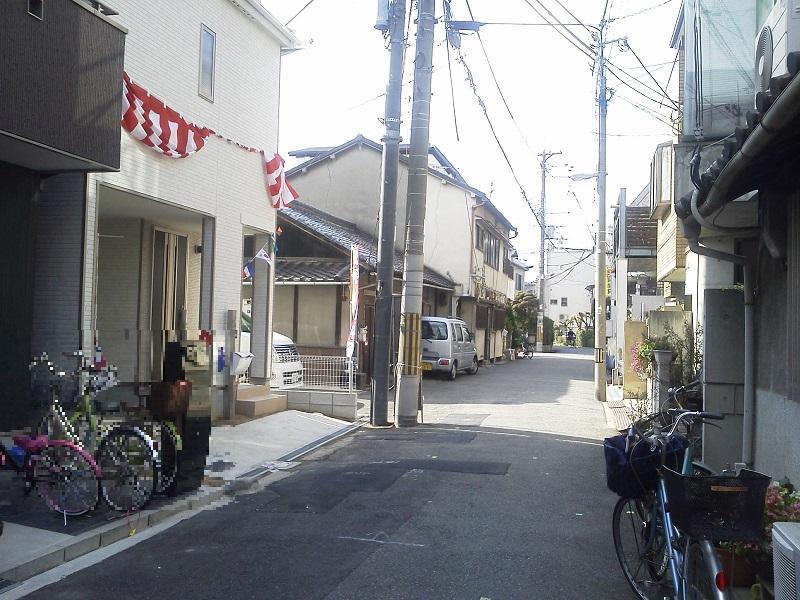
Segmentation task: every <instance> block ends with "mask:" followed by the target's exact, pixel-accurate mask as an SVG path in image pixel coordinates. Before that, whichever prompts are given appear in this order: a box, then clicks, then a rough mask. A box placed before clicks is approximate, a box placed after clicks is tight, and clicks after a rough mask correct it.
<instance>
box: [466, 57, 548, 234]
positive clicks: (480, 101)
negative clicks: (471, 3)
mask: <svg viewBox="0 0 800 600" xmlns="http://www.w3.org/2000/svg"><path fill="white" fill-rule="evenodd" d="M456 50H457V55H456V61H458V62H459V63H461V65H462V66H463V67H464V72H465V74H466V78H467V83H468V84H469V87H470V89H472V93H473V94H474V95H475V98H476V99H477V100H478V105H479V106H480V108H481V111H482V112H483V116H484V118H485V119H486V122H487V123H488V125H489V129H490V130H491V132H492V136H493V137H494V141H495V142H496V143H497V147H498V148H499V149H500V153H501V154H502V155H503V158H504V159H505V161H506V164H507V165H508V169H509V170H510V171H511V176H512V177H513V178H514V181H515V182H516V184H517V187H519V191H520V193H521V194H522V198H523V200H525V204H527V205H528V208H529V209H530V211H531V213H532V214H533V216H534V218H535V219H536V222H537V223H538V224H539V227H540V228H541V227H542V221H541V219H539V215H538V213H537V212H536V209H535V208H534V207H533V204H532V203H531V201H530V199H529V198H528V194H527V192H526V191H525V188H524V187H523V186H522V182H521V181H520V180H519V177H518V176H517V172H516V171H515V170H514V166H513V165H512V164H511V160H510V159H509V158H508V154H507V153H506V150H505V148H504V147H503V144H502V143H501V142H500V138H499V137H498V136H497V131H496V130H495V128H494V124H493V123H492V119H491V118H490V117H489V112H488V111H487V109H486V103H484V101H483V98H481V96H480V94H479V93H478V86H477V85H476V84H475V79H474V77H473V76H472V71H471V70H470V68H469V66H468V65H467V62H466V60H464V54H463V53H462V52H461V50H460V49H459V48H456ZM551 243H552V242H551Z"/></svg>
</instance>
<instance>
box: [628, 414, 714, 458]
mask: <svg viewBox="0 0 800 600" xmlns="http://www.w3.org/2000/svg"><path fill="white" fill-rule="evenodd" d="M668 412H669V413H670V414H672V415H677V417H678V418H677V419H675V421H674V422H673V423H672V425H671V426H670V427H669V430H668V431H666V432H665V431H664V430H661V429H659V428H657V429H656V431H654V432H653V433H652V434H651V435H647V433H643V432H642V431H640V430H639V429H638V428H637V427H636V425H635V424H633V423H631V426H630V427H629V428H628V436H627V439H626V440H625V451H626V452H628V451H629V450H630V449H631V444H632V443H633V440H634V438H635V433H638V434H639V437H641V438H642V440H644V441H645V442H647V443H648V444H650V447H651V449H652V450H655V449H656V446H658V445H661V447H662V449H664V450H666V447H667V442H668V441H669V440H670V439H672V437H673V436H674V435H675V432H676V431H677V429H678V425H680V423H681V421H683V420H695V419H710V420H711V419H713V420H717V421H719V420H722V419H724V418H725V416H724V415H721V414H719V413H713V412H707V411H700V410H683V409H679V408H671V409H669V411H668Z"/></svg>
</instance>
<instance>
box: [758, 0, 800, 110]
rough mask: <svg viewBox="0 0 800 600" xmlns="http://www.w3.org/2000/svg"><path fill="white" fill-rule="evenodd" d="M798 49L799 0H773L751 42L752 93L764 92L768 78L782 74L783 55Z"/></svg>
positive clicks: (786, 69) (783, 66)
mask: <svg viewBox="0 0 800 600" xmlns="http://www.w3.org/2000/svg"><path fill="white" fill-rule="evenodd" d="M798 51H800V0H776V2H775V6H773V7H772V10H771V11H770V13H769V15H767V18H766V20H765V21H764V24H763V26H762V27H761V32H760V33H759V34H758V37H756V42H755V59H756V62H755V81H756V85H755V93H756V94H758V93H759V92H768V91H769V88H770V85H769V84H770V79H772V78H773V77H779V76H781V75H786V74H787V73H788V72H789V70H788V67H787V65H786V59H787V57H788V56H789V54H790V53H792V52H798Z"/></svg>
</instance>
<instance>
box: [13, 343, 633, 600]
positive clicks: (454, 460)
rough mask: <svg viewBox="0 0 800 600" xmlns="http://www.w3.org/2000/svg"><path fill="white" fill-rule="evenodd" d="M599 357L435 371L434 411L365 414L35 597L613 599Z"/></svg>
mask: <svg viewBox="0 0 800 600" xmlns="http://www.w3.org/2000/svg"><path fill="white" fill-rule="evenodd" d="M592 368H593V363H592V354H591V351H589V352H586V351H584V350H564V349H562V351H561V352H559V353H557V354H553V355H544V356H543V355H537V356H535V357H534V359H533V360H517V361H513V362H511V363H508V364H502V365H496V366H492V367H489V368H486V369H481V370H480V371H479V373H478V374H477V375H475V376H470V375H459V377H458V378H457V380H456V381H454V382H449V381H444V380H436V379H426V380H425V383H424V394H425V399H426V410H425V415H424V417H425V423H424V424H423V425H421V426H420V427H417V428H414V429H403V430H397V429H367V428H364V429H361V430H360V431H358V432H357V433H355V434H353V435H351V436H348V437H346V438H343V439H341V440H339V441H338V442H335V443H334V444H332V445H330V446H327V447H325V448H323V449H321V450H319V451H317V452H315V453H313V454H311V455H309V456H307V457H306V458H305V459H304V460H303V461H302V464H301V465H300V466H299V467H297V468H296V469H294V470H293V471H292V472H291V474H289V475H288V476H285V477H282V478H281V477H276V479H275V480H274V482H273V483H272V484H271V485H268V486H267V487H265V488H264V489H262V490H261V491H258V492H255V493H252V494H249V495H242V496H238V497H237V498H236V499H235V500H234V501H233V502H231V503H230V504H227V505H225V506H222V507H220V508H217V509H216V510H210V511H204V512H201V513H199V514H198V515H197V516H195V517H193V518H191V519H189V520H186V521H183V522H181V523H179V524H178V525H176V526H174V527H172V528H170V529H168V530H166V531H164V532H162V533H160V534H158V535H156V536H154V537H151V538H149V539H146V540H144V541H143V542H141V543H139V544H138V545H135V546H133V547H132V548H130V549H128V550H125V551H123V552H121V553H119V554H116V555H114V556H112V557H110V558H108V559H106V560H105V561H103V562H100V563H98V564H95V565H93V566H90V567H88V568H85V569H83V570H81V571H77V572H75V573H73V574H71V575H69V576H68V577H66V578H65V579H63V580H62V581H60V582H58V583H55V584H52V585H49V586H47V587H45V588H42V589H40V590H39V591H37V592H34V593H33V594H31V595H30V596H28V597H29V598H47V599H49V600H52V599H91V598H98V599H99V598H114V599H115V600H123V599H128V598H137V599H138V598H169V597H180V598H198V599H199V598H266V599H316V598H319V599H323V598H324V599H328V600H352V599H381V600H383V599H393V598H397V599H425V600H432V599H443V600H445V599H457V600H461V599H464V600H466V599H474V600H482V599H491V600H510V599H551V598H554V599H555V598H566V599H597V600H604V599H609V600H611V599H614V600H618V599H621V598H628V597H631V595H630V592H629V590H628V587H627V585H626V583H625V580H624V578H623V576H622V573H621V571H620V569H619V567H618V565H617V562H616V558H615V556H614V547H613V543H612V540H611V527H610V520H611V510H612V507H613V504H614V501H615V497H614V496H613V495H612V494H611V493H610V492H608V491H607V490H606V487H605V474H604V467H603V457H602V447H601V442H602V437H603V436H605V435H608V434H610V433H611V432H610V431H609V430H608V429H607V428H606V426H605V419H604V416H603V410H602V407H601V406H599V405H598V404H597V403H596V402H595V400H594V399H593V395H592V389H593V380H592Z"/></svg>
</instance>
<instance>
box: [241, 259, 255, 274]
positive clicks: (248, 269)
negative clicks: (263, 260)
mask: <svg viewBox="0 0 800 600" xmlns="http://www.w3.org/2000/svg"><path fill="white" fill-rule="evenodd" d="M255 272H256V268H255V265H254V264H253V261H252V260H251V261H250V262H249V263H247V264H246V265H245V266H244V268H243V269H242V277H244V278H245V279H250V278H251V277H252V276H253V275H254V274H255Z"/></svg>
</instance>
